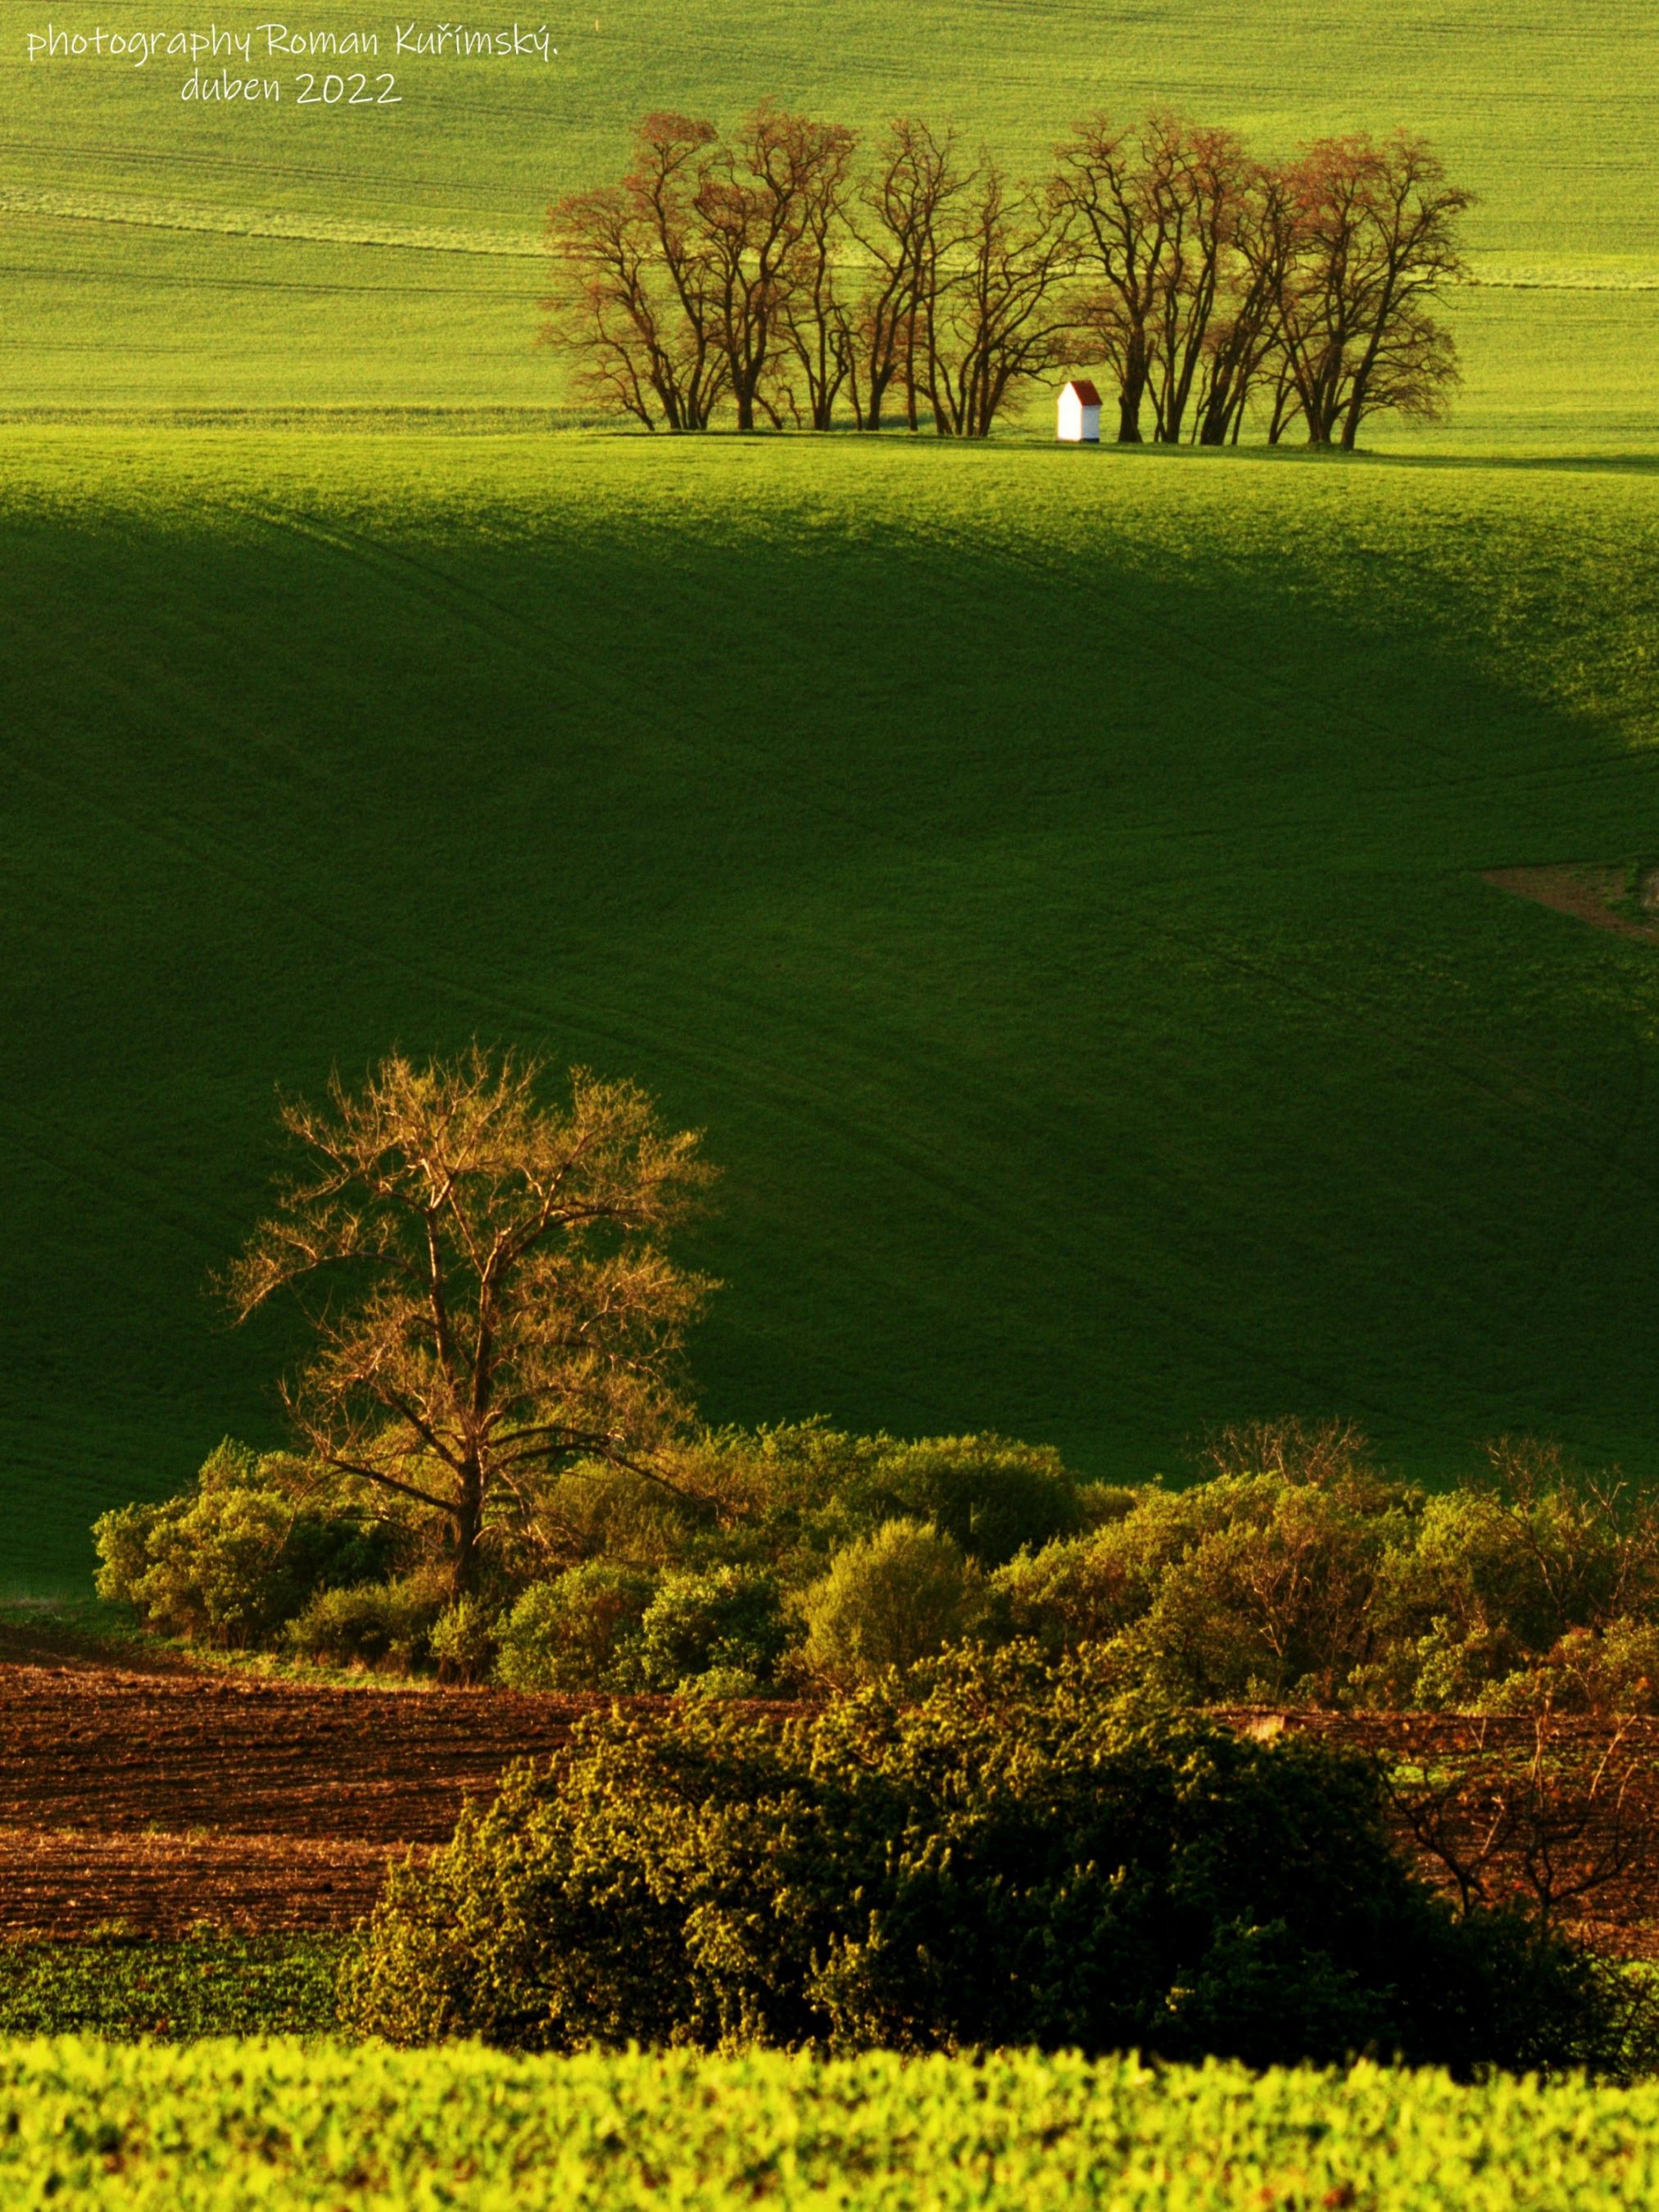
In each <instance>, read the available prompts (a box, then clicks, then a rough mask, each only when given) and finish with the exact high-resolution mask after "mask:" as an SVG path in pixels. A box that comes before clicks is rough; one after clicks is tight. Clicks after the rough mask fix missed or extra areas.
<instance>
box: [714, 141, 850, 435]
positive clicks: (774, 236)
mask: <svg viewBox="0 0 1659 2212" xmlns="http://www.w3.org/2000/svg"><path fill="white" fill-rule="evenodd" d="M844 137H846V134H845V133H842V132H840V131H838V130H836V126H834V125H828V124H815V123H811V122H810V121H808V120H807V119H806V118H804V117H801V116H794V115H786V114H784V113H782V112H781V111H780V110H779V109H777V108H775V107H772V106H762V107H758V108H757V109H756V111H755V112H754V113H753V114H752V115H750V117H749V118H747V120H746V121H745V122H744V124H743V125H742V126H741V127H740V128H739V129H738V131H737V132H736V134H735V135H734V136H733V137H732V139H731V140H730V141H717V142H716V143H715V145H714V149H713V151H712V152H711V153H710V155H708V160H707V161H706V162H705V163H704V166H703V170H702V179H701V181H700V183H699V185H698V188H697V196H696V213H697V217H698V220H699V222H700V223H701V225H702V234H703V236H704V238H705V240H707V242H708V253H709V258H710V260H711V262H712V264H713V265H714V271H715V290H716V296H717V298H718V301H719V329H720V343H721V345H722V347H723V348H724V350H725V354H726V380H727V383H728V385H729V386H730V389H731V393H732V400H733V402H734V403H735V404H736V407H737V410H738V429H739V430H752V429H753V428H755V422H756V416H757V410H758V411H760V412H763V413H764V414H765V415H766V416H768V417H769V420H770V421H771V422H773V423H774V425H775V424H776V422H777V420H778V415H777V410H776V408H775V406H774V405H773V404H772V403H771V401H770V399H769V397H768V386H769V381H773V380H775V379H776V377H777V373H778V366H779V364H778V359H777V356H778V353H779V350H780V349H781V347H782V346H784V345H786V344H787V339H788V309H789V303H790V299H791V295H792V292H793V287H794V284H795V282H796V279H797V277H798V276H799V265H800V264H799V257H800V255H801V252H802V249H803V242H804V240H805V237H806V233H807V224H808V203H809V197H810V195H811V192H812V191H813V190H814V188H815V185H818V184H821V182H822V169H823V164H824V162H825V161H826V160H827V159H829V158H830V155H829V143H828V142H829V140H834V141H836V142H839V141H840V140H842V139H843V138H844ZM842 158H844V155H843V156H842Z"/></svg>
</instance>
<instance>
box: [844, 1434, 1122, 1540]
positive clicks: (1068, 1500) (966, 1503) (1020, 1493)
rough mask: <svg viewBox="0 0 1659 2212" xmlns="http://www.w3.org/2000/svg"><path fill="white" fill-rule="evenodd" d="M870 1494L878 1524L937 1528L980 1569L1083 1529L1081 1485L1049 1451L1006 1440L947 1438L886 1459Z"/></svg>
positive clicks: (874, 1471) (878, 1467)
mask: <svg viewBox="0 0 1659 2212" xmlns="http://www.w3.org/2000/svg"><path fill="white" fill-rule="evenodd" d="M870 1487H871V1489H872V1491H874V1492H876V1494H877V1497H878V1499H879V1504H880V1513H879V1518H880V1519H881V1520H883V1521H886V1520H898V1519H905V1520H912V1521H926V1522H931V1523H932V1524H933V1527H934V1528H937V1529H938V1530H939V1533H940V1534H941V1535H945V1536H949V1537H950V1538H951V1541H953V1542H954V1543H955V1544H956V1545H957V1547H958V1548H959V1549H960V1550H961V1551H962V1552H963V1553H964V1554H965V1555H966V1557H967V1558H969V1559H976V1560H977V1561H978V1562H979V1563H980V1565H981V1566H986V1567H1000V1566H1001V1565H1003V1563H1004V1562H1005V1561H1006V1560H1008V1559H1012V1558H1013V1557H1014V1555H1015V1553H1017V1552H1020V1551H1023V1550H1027V1549H1036V1547H1040V1546H1042V1545H1043V1544H1048V1543H1052V1542H1053V1541H1055V1540H1056V1539H1057V1538H1060V1537H1062V1536H1070V1535H1073V1534H1075V1533H1076V1532H1077V1531H1078V1530H1079V1528H1082V1526H1083V1525H1084V1508H1083V1504H1082V1501H1081V1498H1080V1496H1079V1486H1078V1482H1077V1478H1076V1477H1075V1476H1074V1475H1073V1474H1071V1473H1070V1471H1069V1470H1068V1469H1067V1468H1066V1465H1065V1463H1064V1462H1063V1461H1062V1460H1061V1458H1060V1454H1059V1453H1058V1452H1057V1451H1054V1450H1052V1449H1048V1448H1045V1447H1042V1446H1037V1445H1032V1444H1020V1443H1009V1442H1007V1441H1006V1439H1005V1438H1003V1437H937V1438H931V1439H928V1440H927V1441H926V1442H923V1443H915V1444H904V1445H900V1446H898V1447H896V1448H895V1449H892V1450H890V1451H888V1452H886V1453H884V1455H883V1456H882V1457H881V1458H880V1459H879V1460H878V1462H877V1463H876V1465H875V1467H874V1468H873V1469H872V1475H871V1482H870Z"/></svg>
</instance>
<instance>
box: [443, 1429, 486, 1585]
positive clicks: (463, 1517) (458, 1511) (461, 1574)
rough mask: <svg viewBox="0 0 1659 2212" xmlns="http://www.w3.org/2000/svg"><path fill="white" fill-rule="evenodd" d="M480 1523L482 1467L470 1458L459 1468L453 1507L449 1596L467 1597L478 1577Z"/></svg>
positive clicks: (481, 1510)
mask: <svg viewBox="0 0 1659 2212" xmlns="http://www.w3.org/2000/svg"><path fill="white" fill-rule="evenodd" d="M482 1529H483V1468H482V1467H480V1465H479V1464H478V1462H477V1460H476V1459H470V1460H468V1461H467V1462H466V1464H465V1466H464V1467H463V1468H462V1469H461V1494H460V1497H459V1499H458V1500H457V1501H456V1506H455V1564H454V1568H453V1572H452V1573H451V1576H450V1579H449V1594H450V1596H451V1597H452V1598H462V1597H467V1596H470V1595H471V1592H472V1591H473V1589H475V1588H476V1587H477V1579H478V1538H479V1535H480V1534H481V1533H482Z"/></svg>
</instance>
